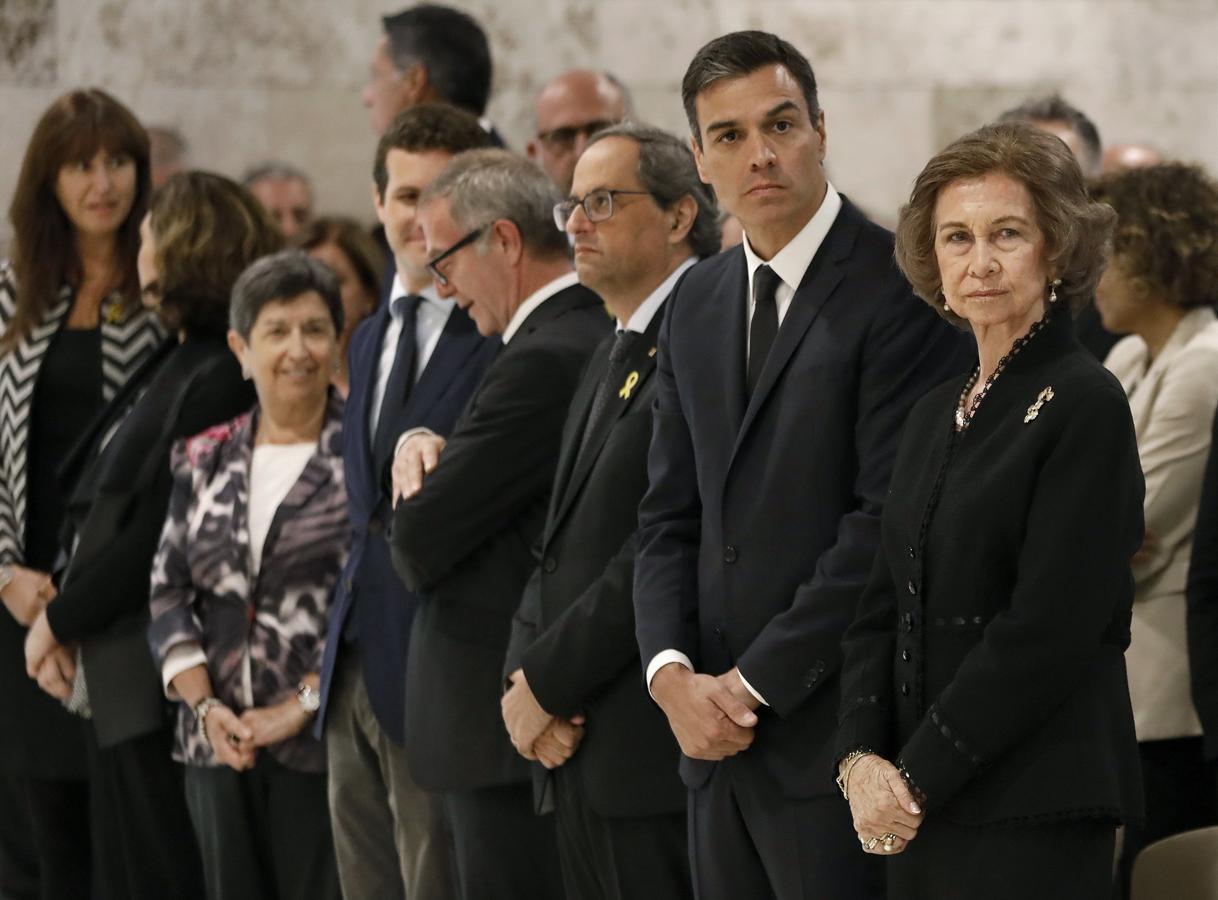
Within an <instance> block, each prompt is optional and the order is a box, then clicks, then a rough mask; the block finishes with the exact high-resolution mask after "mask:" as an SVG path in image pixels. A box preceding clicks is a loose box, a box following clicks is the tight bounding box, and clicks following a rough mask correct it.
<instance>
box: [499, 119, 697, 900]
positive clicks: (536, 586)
mask: <svg viewBox="0 0 1218 900" xmlns="http://www.w3.org/2000/svg"><path fill="white" fill-rule="evenodd" d="M718 213H719V211H718V208H717V206H716V204H715V199H714V195H713V194H712V193H711V192H710V191H709V190H708V189H707V188H706V186H705V185H703V184H702V183H701V181H700V180H699V179H698V171H697V168H696V167H695V166H694V158H693V155H692V154H691V153H690V151H689V148H688V146H686V145H685V144H684V143H683V142H682V141H679V140H678V139H677V138H675V137H674V136H672V135H671V134H668V133H667V132H664V131H660V130H659V129H656V128H650V127H648V126H643V125H619V126H616V127H613V128H609V129H607V130H603V131H601V132H599V133H598V134H597V135H596V136H595V137H593V138H592V139H591V141H590V142H589V146H588V148H587V150H586V152H585V153H584V154H583V156H582V157H581V158H580V160H579V162H578V163H577V164H576V167H575V172H574V181H573V184H572V196H571V199H569V200H567V201H566V202H564V203H562V204H560V205H559V207H558V210H557V212H556V219H557V218H561V219H562V221H563V222H564V223H565V224H566V230H567V232H568V234H570V235H571V238H572V241H573V243H574V246H575V267H576V270H577V271H578V273H579V279H580V283H581V284H583V285H585V286H586V287H590V288H592V289H594V290H596V291H597V293H599V294H600V296H601V297H602V299H604V301H605V305H606V306H607V307H608V308H609V311H610V312H611V313H612V314H613V316H614V317H615V318H616V320H617V328H616V329H615V334H614V335H612V336H610V337H606V339H605V340H604V341H602V342H601V345H600V347H598V348H597V351H596V353H595V354H593V357H592V361H591V363H590V364H589V365H588V368H587V369H585V371H584V375H583V378H582V379H581V380H580V384H579V388H578V389H577V390H576V392H575V399H574V401H573V402H572V404H571V408H570V411H569V412H568V414H567V422H566V426H565V428H564V430H563V439H562V449H561V451H560V453H559V464H558V473H557V477H556V478H555V481H554V490H553V492H552V494H551V497H550V509H549V514H548V515H547V517H546V527H545V531H544V532H543V534H542V542H541V555H542V564H541V567H540V568H539V569H538V570H537V571H536V572H535V573H534V575H533V579H532V581H531V582H530V584H529V587H528V588H526V589H525V595H524V601H523V602H522V605H521V609H520V611H519V612H518V613H517V615H516V622H515V624H514V627H513V629H512V643H511V645H510V646H509V649H508V657H507V663H506V666H505V668H506V671H507V678H508V681H509V682H510V683H511V684H512V687H511V689H510V690H508V691H507V693H506V694H505V695H504V697H503V700H502V703H501V705H502V707H503V717H504V723H505V725H506V726H507V729H508V733H509V734H510V736H511V738H512V743H513V745H514V746H515V747H516V749H517V751H519V752H520V754H521V755H522V756H524V757H526V758H527V759H534V760H538V761H539V763H540V764H539V765H536V766H534V767H533V769H534V773H533V774H534V796H535V797H536V798H538V799H539V800H540V801H541V802H543V803H545V802H547V801H548V800H549V799H552V801H553V806H554V811H555V824H556V825H557V829H558V850H559V857H560V860H561V862H562V871H563V882H564V884H565V886H566V889H567V895H568V896H570V897H580V898H584V900H596V898H604V900H629V898H633V897H651V898H657V900H660V898H683V897H691V896H692V893H693V888H692V885H691V884H690V878H689V863H688V849H687V842H686V836H685V827H686V823H685V790H684V787H683V786H682V785H681V781H680V779H679V778H678V777H677V772H676V762H677V756H678V753H677V744H676V741H674V740H673V737H672V733H671V732H670V731H669V729H668V723H667V722H666V721H665V719H664V717H663V715H661V714H660V712H659V710H658V709H657V708H656V707H655V704H653V703H652V702H651V698H650V697H648V696H647V692H646V691H645V690H644V688H643V685H642V682H641V681H640V680H639V668H638V667H639V657H638V644H637V643H636V641H635V637H634V605H633V601H632V585H633V576H634V546H635V544H634V532H635V528H636V526H637V524H638V506H639V500H640V499H641V498H642V496H643V491H644V490H645V489H646V487H647V447H648V445H649V443H650V442H651V406H652V403H653V402H654V400H655V378H654V370H655V355H656V338H657V336H658V334H659V330H660V322H661V320H662V318H663V307H664V302H665V300H666V299H667V298H668V295H669V294H670V293H671V292H672V289H673V286H674V285H675V284H676V283H677V280H678V279H679V278H680V277H681V275H683V274H684V273H685V271H686V270H687V269H688V268H689V267H690V266H692V265H693V264H694V263H695V262H696V261H697V259H698V257H705V256H711V255H714V254H715V253H717V252H718V250H719V225H718ZM577 715H582V716H583V717H584V718H585V720H586V722H587V723H588V729H587V733H586V737H585V739H584V740H583V741H582V742H581V744H580V745H579V750H578V752H577V753H575V754H574V756H573V757H572V758H571V759H570V760H569V761H562V760H554V759H550V758H546V756H545V754H544V751H543V754H542V755H541V757H540V758H539V756H538V753H537V752H536V751H535V750H534V747H535V745H536V742H537V739H538V738H539V737H540V736H541V734H542V733H543V732H544V730H545V729H546V728H547V727H548V726H549V724H550V722H551V721H552V720H553V719H554V718H555V717H559V718H566V719H571V718H574V717H575V716H577ZM555 762H559V763H560V765H561V767H556V766H555Z"/></svg>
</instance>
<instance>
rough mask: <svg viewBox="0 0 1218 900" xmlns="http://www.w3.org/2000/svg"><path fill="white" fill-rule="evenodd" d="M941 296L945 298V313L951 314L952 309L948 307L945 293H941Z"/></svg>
mask: <svg viewBox="0 0 1218 900" xmlns="http://www.w3.org/2000/svg"><path fill="white" fill-rule="evenodd" d="M939 296H940V297H942V298H943V311H944V312H945V313H949V312H951V311H952V308H951V307H950V306H948V305H947V295H946V294H944V293H943V291H939Z"/></svg>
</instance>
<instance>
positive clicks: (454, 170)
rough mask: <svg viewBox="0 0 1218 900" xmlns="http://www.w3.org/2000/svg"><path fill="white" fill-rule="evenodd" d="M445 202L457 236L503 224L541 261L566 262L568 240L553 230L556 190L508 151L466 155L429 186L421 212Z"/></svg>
mask: <svg viewBox="0 0 1218 900" xmlns="http://www.w3.org/2000/svg"><path fill="white" fill-rule="evenodd" d="M445 198H446V199H447V200H448V203H449V211H450V213H451V215H452V219H453V222H454V223H456V225H457V227H458V228H459V229H461V230H463V231H464V230H467V229H474V228H480V227H483V226H486V225H489V224H491V223H492V222H495V221H497V220H499V219H507V220H508V221H510V222H512V223H513V224H514V225H515V226H516V227H517V228H518V229H519V230H520V236H521V239H522V240H523V242H524V245H525V247H526V248H528V249H529V250H530V251H532V252H533V253H535V254H537V255H539V256H560V255H561V256H567V255H569V254H570V252H571V247H570V245H569V244H568V243H567V236H566V235H565V234H564V233H563V232H561V231H558V230H557V229H556V228H555V227H554V204H556V203H558V201H559V200H560V199H561V198H560V197H559V196H558V189H557V188H556V187H555V186H554V184H553V182H551V181H550V178H549V176H548V175H546V174H545V172H543V171H542V170H541V169H540V168H538V166H537V165H535V164H534V163H533V162H532V161H531V160H528V159H525V158H524V157H523V156H517V155H516V154H515V153H510V152H508V151H507V150H497V149H492V150H467V151H466V152H464V153H459V154H457V156H455V157H453V161H452V162H451V163H449V164H448V167H447V168H446V169H444V171H443V172H441V173H440V174H439V175H438V176H437V177H436V179H435V180H434V181H433V182H432V183H431V184H429V185H428V186H427V189H426V190H424V191H423V193H422V195H421V196H420V197H419V206H420V207H423V206H426V205H428V204H429V203H431V202H433V201H435V200H440V199H445Z"/></svg>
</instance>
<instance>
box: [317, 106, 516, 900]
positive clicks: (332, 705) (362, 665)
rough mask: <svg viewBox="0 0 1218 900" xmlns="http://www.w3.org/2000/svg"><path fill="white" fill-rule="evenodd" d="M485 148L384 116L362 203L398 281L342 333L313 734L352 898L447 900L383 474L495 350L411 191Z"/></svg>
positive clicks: (438, 122) (436, 116)
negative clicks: (342, 532) (339, 536)
mask: <svg viewBox="0 0 1218 900" xmlns="http://www.w3.org/2000/svg"><path fill="white" fill-rule="evenodd" d="M486 144H487V138H486V133H485V132H484V131H483V130H482V128H481V127H480V126H479V125H478V123H477V121H476V120H475V119H474V117H473V116H471V115H469V114H468V113H465V112H462V111H460V110H458V109H455V108H454V107H450V106H444V105H440V104H424V105H421V106H416V107H413V108H412V109H410V110H408V111H407V112H405V113H402V114H401V115H400V116H398V117H397V119H396V120H394V123H393V125H392V126H391V127H390V128H389V130H388V131H387V132H386V133H385V134H384V136H383V137H382V138H381V141H380V144H379V146H378V147H377V153H376V162H375V166H374V171H373V182H374V183H373V200H374V202H375V204H376V210H377V215H378V216H379V218H380V220H381V222H382V223H383V224H384V226H385V233H386V235H387V237H388V239H389V243H390V245H391V246H392V247H393V251H394V260H395V263H396V269H397V275H396V277H395V278H394V280H393V283H392V289H391V291H390V292H389V296H388V297H387V298H386V302H384V303H382V304H381V306H380V308H379V310H378V311H377V312H376V314H375V315H373V316H371V317H369V319H368V320H367V321H366V322H364V323H362V324H361V325H360V327H359V328H358V329H357V330H356V332H355V334H354V335H353V336H352V339H351V349H350V354H349V355H350V371H351V391H350V395H349V396H348V398H347V405H346V411H345V416H344V421H343V462H344V466H345V469H346V479H347V499H348V505H349V511H350V518H351V526H352V537H351V553H350V556H349V557H348V560H347V565H346V568H345V570H344V572H343V577H342V578H341V580H340V581H339V584H338V588H337V590H336V594H335V598H334V604H333V607H332V612H331V619H330V626H329V639H328V640H327V642H326V655H325V659H324V661H323V666H322V673H321V679H322V681H321V685H322V686H321V701H322V705H321V709H320V711H319V715H318V726H317V728H318V734H319V735H320V734H322V733H323V731H322V729H323V726H324V734H325V738H326V746H327V751H328V753H327V759H328V766H329V783H330V810H331V817H332V819H333V830H334V844H335V848H336V850H337V856H338V865H339V876H340V880H341V882H342V886H343V891H344V893H345V894H346V895H347V896H350V897H388V898H392V897H403V896H405V897H410V898H412V900H414V898H418V897H424V898H432V897H434V898H445V897H451V896H452V893H453V889H452V879H451V877H450V863H449V856H450V854H449V853H447V852H446V849H445V845H444V842H443V840H442V839H441V838H440V837H439V835H440V833H441V828H440V826H439V823H438V821H437V815H436V813H437V812H438V800H437V799H436V798H434V797H433V796H432V795H430V794H428V793H427V792H425V791H424V790H422V789H421V788H419V787H418V786H417V785H416V783H415V780H414V778H413V777H412V776H411V772H410V770H409V768H408V766H407V764H406V751H405V749H404V748H403V741H404V739H405V727H404V725H403V721H402V708H403V704H404V702H405V681H404V679H403V677H402V676H403V673H404V672H405V670H406V649H407V646H408V643H409V640H410V627H411V622H412V620H413V618H414V613H415V610H416V609H417V608H418V605H419V598H418V597H417V596H416V595H415V594H413V593H411V592H410V591H408V590H407V589H406V587H405V585H403V584H402V582H401V580H400V579H399V578H398V577H397V575H396V573H395V572H394V571H393V564H392V562H391V561H390V558H389V544H388V542H387V541H386V537H385V534H386V530H387V526H388V524H389V521H390V515H391V506H390V496H389V488H390V481H389V466H390V462H391V458H392V454H393V448H394V445H395V444H396V442H397V439H398V437H399V436H400V435H401V434H402V433H403V432H405V431H407V430H409V429H410V428H413V427H416V426H419V425H426V426H427V427H429V428H431V429H432V430H434V431H435V432H436V433H437V434H448V433H449V432H450V431H451V430H452V426H453V423H454V422H456V420H457V416H458V415H460V413H461V410H462V409H463V408H464V406H465V404H466V402H467V401H468V400H469V397H470V394H471V393H472V392H473V390H474V387H475V385H476V384H477V383H478V381H479V379H480V378H481V377H482V373H483V372H484V371H485V370H486V367H487V365H489V363H490V361H491V359H492V358H493V356H494V354H495V351H496V348H495V347H494V346H492V345H491V344H490V343H489V342H487V341H485V340H484V339H483V338H482V337H481V336H480V335H479V334H478V332H477V330H476V329H475V328H474V323H473V322H472V321H470V319H469V316H467V315H466V314H465V313H464V312H463V311H461V310H460V309H457V308H456V304H455V303H453V301H452V300H447V299H444V298H441V297H440V296H438V295H437V293H436V291H435V288H434V286H433V284H432V280H431V275H430V273H429V272H428V271H427V267H426V253H425V250H424V247H423V242H422V239H421V238H420V236H419V233H418V221H417V219H416V202H417V200H418V197H419V194H420V193H422V191H423V190H424V189H425V188H426V187H427V185H428V184H429V183H430V182H431V181H432V179H433V178H435V176H436V175H438V174H439V173H440V171H441V170H442V169H443V168H444V167H445V166H446V165H447V164H448V162H449V161H450V160H451V159H452V158H453V156H454V155H455V154H457V153H460V152H461V151H463V150H469V149H473V148H476V147H483V146H486Z"/></svg>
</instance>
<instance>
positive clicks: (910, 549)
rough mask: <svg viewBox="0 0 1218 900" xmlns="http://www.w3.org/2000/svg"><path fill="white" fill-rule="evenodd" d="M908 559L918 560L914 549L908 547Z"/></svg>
mask: <svg viewBox="0 0 1218 900" xmlns="http://www.w3.org/2000/svg"><path fill="white" fill-rule="evenodd" d="M909 558H910V559H917V558H918V551H916V550H914V548H913V547H910V548H909Z"/></svg>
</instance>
